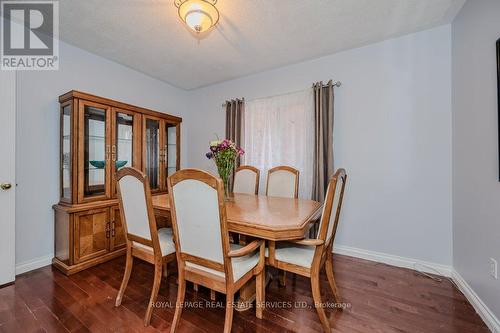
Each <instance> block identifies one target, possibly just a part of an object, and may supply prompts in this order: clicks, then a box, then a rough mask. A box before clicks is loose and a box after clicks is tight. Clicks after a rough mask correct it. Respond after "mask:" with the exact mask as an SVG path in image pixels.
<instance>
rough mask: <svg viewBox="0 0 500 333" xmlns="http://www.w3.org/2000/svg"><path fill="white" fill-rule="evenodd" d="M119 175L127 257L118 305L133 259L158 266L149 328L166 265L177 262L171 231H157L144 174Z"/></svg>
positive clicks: (129, 170) (148, 315)
mask: <svg viewBox="0 0 500 333" xmlns="http://www.w3.org/2000/svg"><path fill="white" fill-rule="evenodd" d="M116 176H117V187H118V202H119V206H120V214H121V217H122V221H123V228H124V230H125V238H126V241H127V258H126V264H125V273H124V274H123V280H122V284H121V286H120V290H119V291H118V295H117V296H116V302H115V306H117V307H118V306H120V305H121V303H122V299H123V295H124V293H125V289H126V288H127V284H128V281H129V279H130V274H131V272H132V265H133V262H134V258H138V259H141V260H144V261H146V262H149V263H151V264H153V265H154V266H155V272H154V282H153V289H152V290H151V297H150V299H149V304H148V308H147V310H146V315H145V317H144V326H149V323H150V322H151V315H152V314H153V304H154V303H155V302H156V298H157V296H158V291H159V289H160V284H161V277H162V272H163V271H164V270H163V268H165V271H166V266H167V264H168V263H169V262H172V261H174V260H175V259H176V256H175V245H174V243H173V235H172V229H171V228H161V229H157V227H156V220H155V215H154V211H153V206H152V202H151V190H150V187H149V181H148V180H147V177H146V175H145V174H144V173H142V172H141V171H139V170H137V169H135V168H123V169H120V170H119V171H118V172H117V174H116Z"/></svg>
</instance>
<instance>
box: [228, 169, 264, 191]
mask: <svg viewBox="0 0 500 333" xmlns="http://www.w3.org/2000/svg"><path fill="white" fill-rule="evenodd" d="M259 177H260V171H259V169H257V168H254V167H252V166H248V165H245V166H240V167H238V168H237V169H236V171H235V173H234V185H233V192H234V193H247V194H258V193H259Z"/></svg>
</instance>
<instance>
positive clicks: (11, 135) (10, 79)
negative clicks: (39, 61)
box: [0, 71, 17, 286]
mask: <svg viewBox="0 0 500 333" xmlns="http://www.w3.org/2000/svg"><path fill="white" fill-rule="evenodd" d="M16 75H17V71H2V73H1V75H0V87H1V88H0V109H1V110H2V112H0V123H1V124H2V133H3V135H5V137H6V139H7V140H6V142H8V144H7V145H4V146H2V148H1V149H2V151H1V152H0V154H1V155H2V161H4V162H8V163H5V164H3V166H2V174H1V175H0V183H2V182H6V183H11V184H12V187H11V188H10V189H9V190H6V191H3V190H0V210H1V214H2V216H4V217H5V216H8V217H7V224H6V225H2V232H1V233H0V267H1V269H0V286H1V285H5V284H10V283H13V282H14V280H15V278H16V243H15V242H16V205H15V204H16ZM9 111H10V112H9ZM2 141H3V140H2ZM4 162H2V163H4ZM4 172H6V173H7V174H8V175H7V176H6V175H5V174H4ZM2 224H3V223H2Z"/></svg>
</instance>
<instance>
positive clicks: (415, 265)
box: [333, 245, 452, 277]
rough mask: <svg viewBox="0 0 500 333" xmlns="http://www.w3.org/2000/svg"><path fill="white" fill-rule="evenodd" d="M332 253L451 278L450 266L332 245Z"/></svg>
mask: <svg viewBox="0 0 500 333" xmlns="http://www.w3.org/2000/svg"><path fill="white" fill-rule="evenodd" d="M333 252H334V253H338V254H343V255H346V256H350V257H356V258H361V259H365V260H370V261H376V262H380V263H384V264H387V265H391V266H396V267H403V268H409V269H414V270H419V271H422V272H426V273H431V274H436V272H438V273H439V275H442V276H446V277H451V272H452V267H451V266H447V265H442V264H437V263H433V262H428V261H423V260H418V259H412V258H405V257H400V256H396V255H393V254H387V253H382V252H376V251H370V250H363V249H358V248H355V247H350V246H345V245H334V248H333Z"/></svg>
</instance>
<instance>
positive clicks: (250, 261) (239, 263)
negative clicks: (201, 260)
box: [186, 244, 259, 281]
mask: <svg viewBox="0 0 500 333" xmlns="http://www.w3.org/2000/svg"><path fill="white" fill-rule="evenodd" d="M241 248H242V246H241V245H238V244H231V251H233V250H238V249H241ZM258 263H259V251H255V252H254V253H250V254H248V255H246V256H242V257H234V258H231V265H232V266H233V280H234V281H238V280H239V279H241V278H242V277H243V275H245V274H246V273H248V272H249V271H251V270H252V269H253V268H254V267H255V266H257V264H258ZM186 266H188V267H193V268H196V269H199V270H202V271H205V272H208V273H211V274H214V275H217V276H220V277H222V278H225V274H224V272H219V271H216V270H214V269H211V268H207V267H204V266H200V265H196V264H193V263H191V262H189V261H186Z"/></svg>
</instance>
